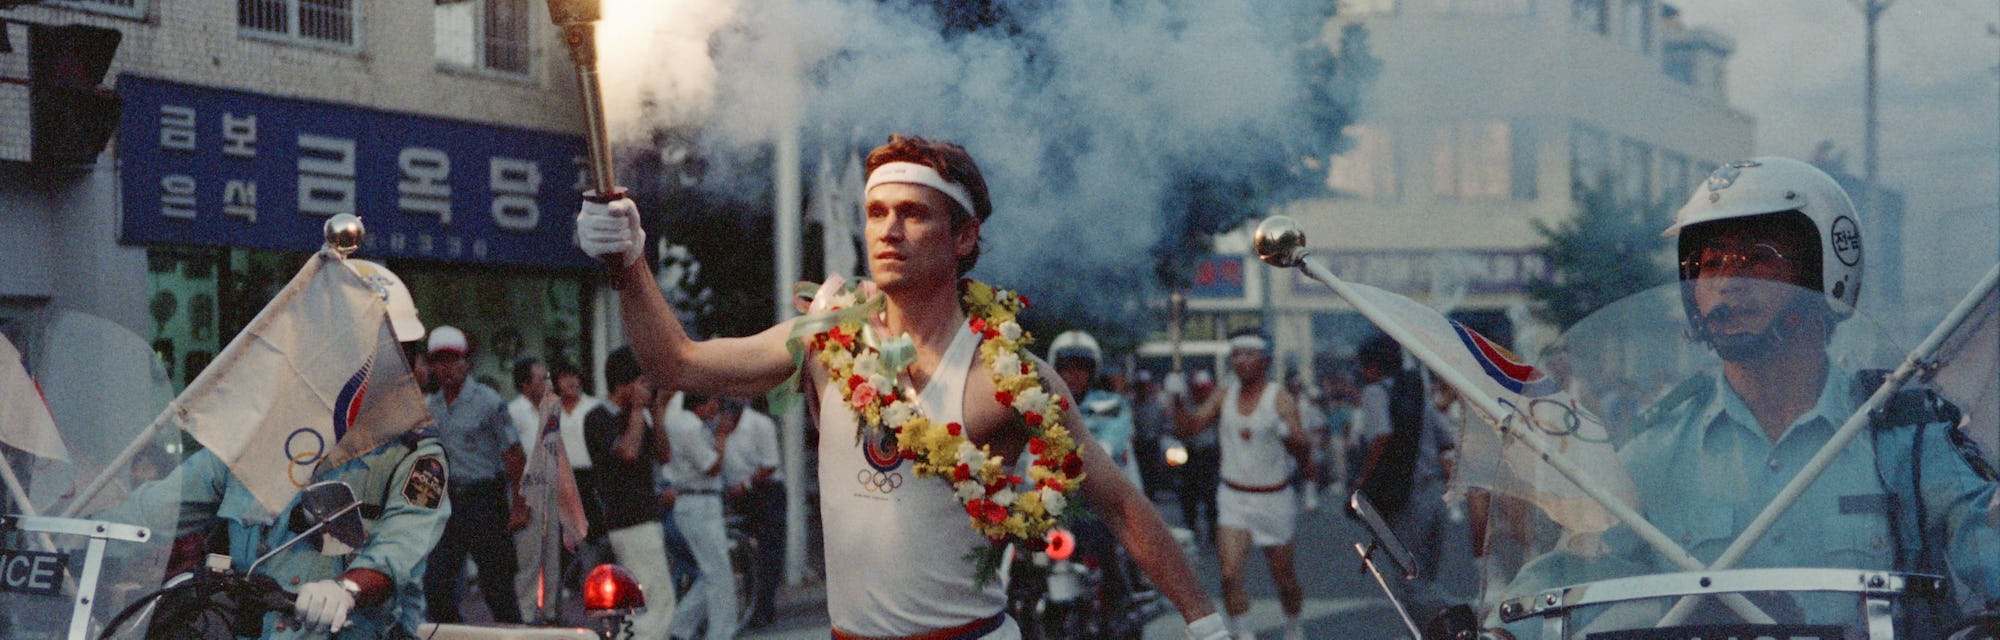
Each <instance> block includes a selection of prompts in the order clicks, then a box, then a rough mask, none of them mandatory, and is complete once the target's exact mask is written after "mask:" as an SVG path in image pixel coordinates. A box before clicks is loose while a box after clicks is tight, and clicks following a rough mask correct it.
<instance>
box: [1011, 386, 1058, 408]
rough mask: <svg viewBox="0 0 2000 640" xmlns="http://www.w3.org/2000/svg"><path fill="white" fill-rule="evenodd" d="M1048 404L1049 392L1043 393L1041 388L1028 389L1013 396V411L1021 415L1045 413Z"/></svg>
mask: <svg viewBox="0 0 2000 640" xmlns="http://www.w3.org/2000/svg"><path fill="white" fill-rule="evenodd" d="M1048 404H1049V392H1047V391H1043V390H1042V388H1041V387H1034V388H1030V389H1028V390H1026V391H1022V392H1021V393H1020V394H1019V395H1016V396H1014V410H1015V411H1019V412H1021V413H1027V412H1029V411H1034V412H1037V413H1046V412H1047V411H1048Z"/></svg>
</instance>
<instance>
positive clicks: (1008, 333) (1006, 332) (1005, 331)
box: [1000, 320, 1021, 340]
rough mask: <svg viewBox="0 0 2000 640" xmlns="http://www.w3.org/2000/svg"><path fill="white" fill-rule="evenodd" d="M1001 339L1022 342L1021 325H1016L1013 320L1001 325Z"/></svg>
mask: <svg viewBox="0 0 2000 640" xmlns="http://www.w3.org/2000/svg"><path fill="white" fill-rule="evenodd" d="M1000 337H1002V338H1006V339H1008V340H1020V339H1021V325H1019V324H1017V323H1015V322H1014V321H1013V320H1008V321H1006V322H1002V323H1000Z"/></svg>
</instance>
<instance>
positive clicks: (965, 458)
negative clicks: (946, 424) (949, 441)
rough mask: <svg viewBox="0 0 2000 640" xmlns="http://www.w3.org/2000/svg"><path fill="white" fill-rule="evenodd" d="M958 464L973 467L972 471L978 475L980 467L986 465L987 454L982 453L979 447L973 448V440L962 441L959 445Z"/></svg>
mask: <svg viewBox="0 0 2000 640" xmlns="http://www.w3.org/2000/svg"><path fill="white" fill-rule="evenodd" d="M958 463H959V464H963V465H965V466H968V467H972V470H973V471H974V472H975V473H976V472H978V471H979V468H980V467H982V466H985V465H986V453H985V452H983V451H980V450H979V447H975V446H972V441H971V440H964V441H960V442H959V443H958Z"/></svg>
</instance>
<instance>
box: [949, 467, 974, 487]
mask: <svg viewBox="0 0 2000 640" xmlns="http://www.w3.org/2000/svg"><path fill="white" fill-rule="evenodd" d="M971 479H972V467H969V466H966V465H965V464H964V463H959V465H958V466H957V467H953V468H952V470H951V481H952V482H954V483H958V482H965V481H967V480H971Z"/></svg>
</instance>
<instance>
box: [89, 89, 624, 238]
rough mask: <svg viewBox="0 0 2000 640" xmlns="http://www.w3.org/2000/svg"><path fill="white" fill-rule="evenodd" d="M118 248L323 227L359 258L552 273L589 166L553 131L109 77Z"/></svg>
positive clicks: (578, 145)
mask: <svg viewBox="0 0 2000 640" xmlns="http://www.w3.org/2000/svg"><path fill="white" fill-rule="evenodd" d="M118 92H119V95H120V96H121V97H123V98H124V100H125V109H124V115H123V116H122V118H121V121H120V122H119V130H118V161H119V164H120V173H121V179H122V184H121V185H120V186H121V189H122V192H123V196H124V197H123V199H124V207H123V209H124V211H123V213H124V219H123V221H122V223H121V227H120V235H119V239H120V241H121V242H124V243H127V244H149V243H162V244H193V245H216V246H228V247H242V248H249V249H269V250H279V251H313V250H316V249H318V248H319V246H320V243H321V240H322V239H321V235H320V228H321V226H322V225H323V224H324V223H325V221H326V219H327V217H328V216H331V215H333V214H336V213H354V214H356V215H359V216H361V218H362V222H363V223H364V224H366V225H367V227H368V237H367V241H366V243H365V244H364V245H363V248H362V250H361V255H363V256H371V257H380V258H416V259H427V260H438V261H445V262H456V263H478V264H500V265H517V266H529V267H544V268H558V269H575V268H590V267H593V266H595V265H596V264H597V263H596V262H595V261H593V260H590V259H589V258H588V257H586V256H584V255H583V253H582V252H580V251H578V250H577V249H576V247H575V245H574V244H572V243H571V240H570V237H571V234H572V233H573V231H574V228H575V225H576V222H575V219H574V215H575V211H576V209H577V205H578V203H579V202H580V200H581V199H580V196H579V194H580V193H581V191H582V189H583V188H584V186H583V185H584V184H585V183H586V182H587V180H588V175H587V171H588V169H587V168H585V167H584V165H583V158H584V141H583V138H582V137H581V136H573V135H557V134H550V133H543V132H538V131H528V130H524V129H515V128H508V127H498V126H492V125H484V124H474V123H469V122H460V121H454V120H446V119H442V118H434V117H429V116H418V115H410V114H404V113H392V112H387V111H380V110H375V109H368V108H362V107H355V106H349V105H339V104H329V103H323V102H311V101H305V100H294V99H287V98H278V97H272V96H266V95H258V94H252V93H244V92H240V91H232V90H227V89H215V88H208V87H198V86H192V85H186V84H180V83H175V82H168V81H163V80H156V79H152V78H144V77H135V76H130V75H126V76H121V77H119V79H118Z"/></svg>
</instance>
